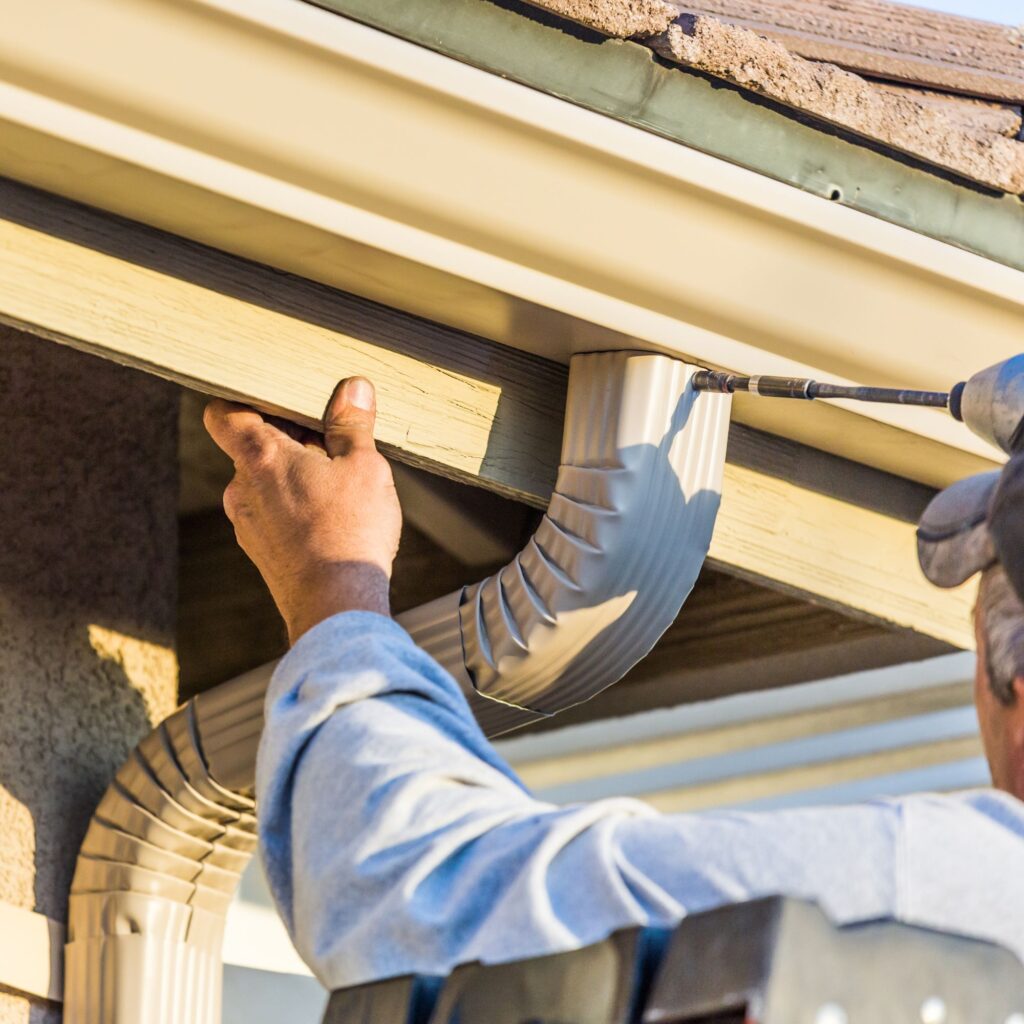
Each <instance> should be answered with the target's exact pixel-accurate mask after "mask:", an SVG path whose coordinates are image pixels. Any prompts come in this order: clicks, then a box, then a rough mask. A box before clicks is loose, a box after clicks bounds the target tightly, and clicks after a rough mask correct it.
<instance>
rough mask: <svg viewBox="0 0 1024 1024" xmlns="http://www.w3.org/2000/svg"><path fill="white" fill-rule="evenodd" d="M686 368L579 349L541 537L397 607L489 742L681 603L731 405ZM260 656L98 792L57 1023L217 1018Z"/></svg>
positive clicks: (612, 676) (702, 536) (647, 637)
mask: <svg viewBox="0 0 1024 1024" xmlns="http://www.w3.org/2000/svg"><path fill="white" fill-rule="evenodd" d="M692 370H693V368H692V367H689V366H687V365H685V364H683V363H681V362H679V361H678V360H674V359H671V358H669V357H668V356H660V355H651V354H646V353H629V352H607V353H594V354H588V355H580V356H576V357H574V358H573V361H572V365H571V369H570V374H569V393H568V403H567V409H566V422H565V429H564V435H563V440H562V456H561V465H560V468H559V473H558V480H557V483H556V485H555V491H554V493H553V495H552V497H551V502H550V504H549V506H548V511H547V514H546V515H545V516H544V519H543V521H542V523H541V525H540V527H539V529H538V530H537V533H536V534H535V535H534V536H533V537H532V538H531V539H530V541H529V543H528V544H527V545H526V547H525V548H524V549H523V551H522V552H520V554H518V555H517V556H516V557H515V558H514V559H513V560H512V562H510V563H509V565H507V566H506V567H505V568H504V569H502V570H501V571H500V572H498V573H496V574H495V575H494V576H491V577H488V578H487V579H485V580H483V581H482V582H480V583H476V584H473V585H472V586H468V587H464V588H462V589H461V590H459V591H456V592H455V593H453V594H449V595H448V596H446V597H443V598H439V599H438V600H436V601H432V602H430V603H429V604H426V605H423V606H421V607H420V608H416V609H413V610H412V611H410V612H407V613H405V614H403V615H401V616H399V622H400V623H401V624H402V625H403V626H404V627H405V628H406V629H407V630H408V631H409V633H410V634H411V635H412V637H413V639H414V640H415V641H416V642H417V643H418V644H419V645H420V646H421V647H423V648H424V649H425V650H427V651H428V652H429V653H430V654H432V655H433V656H434V657H435V658H436V659H437V660H438V661H439V662H440V663H441V664H442V665H443V666H444V667H445V668H446V669H448V671H449V672H451V673H452V675H453V676H454V677H455V678H456V679H457V680H458V681H459V683H460V685H461V686H462V689H463V692H464V693H465V694H466V696H467V699H468V701H469V703H470V706H471V707H472V709H473V712H474V714H475V715H476V716H477V718H478V720H479V721H480V723H481V726H482V727H483V729H484V731H485V732H486V733H487V734H488V735H490V736H495V735H498V734H500V733H503V732H507V731H509V730H510V729H515V728H518V727H520V726H522V725H526V724H528V723H530V722H532V721H536V720H538V719H540V718H545V717H548V716H550V715H553V714H556V713H557V712H559V711H562V710H564V709H566V708H568V707H571V706H573V705H575V704H578V703H581V702H582V701H585V700H589V699H590V698H591V697H593V696H595V695H596V694H597V693H599V692H600V691H601V690H603V689H605V688H606V687H608V686H610V685H611V684H612V683H614V682H616V681H617V680H618V679H620V678H621V677H622V676H623V675H624V674H625V673H626V672H627V671H628V670H629V669H630V668H631V667H632V666H633V665H634V664H636V662H638V661H639V660H640V659H641V658H643V657H644V655H646V654H647V653H648V651H650V649H651V648H652V647H653V646H654V644H655V643H656V642H657V640H658V638H659V637H660V636H661V634H662V633H663V632H664V631H665V630H666V629H667V628H668V626H669V625H671V623H672V622H673V621H674V620H675V618H676V616H677V614H678V613H679V609H680V608H681V606H682V604H683V601H684V600H685V599H686V597H687V596H688V594H689V593H690V590H691V589H692V587H693V584H694V582H695V581H696V579H697V575H698V573H699V572H700V567H701V565H702V564H703V562H704V558H705V556H706V554H707V551H708V547H709V545H710V543H711V533H712V529H713V527H714V522H715V516H716V514H717V511H718V504H719V499H720V495H721V481H722V467H723V464H724V461H725V446H726V438H727V432H728V420H729V407H730V406H729V401H730V400H729V397H728V396H726V395H717V394H701V395H698V394H697V393H696V392H694V391H693V389H692V388H690V387H688V384H689V379H690V375H691V373H692ZM273 667H274V666H273V665H265V666H262V667H261V668H258V669H255V670H254V671H252V672H249V673H247V674H246V675H244V676H240V677H238V678H237V679H234V680H232V681H230V682H228V683H225V684H223V685H222V686H219V687H216V688H215V689H213V690H210V691H208V692H207V693H204V694H201V695H199V696H198V697H195V698H194V699H193V700H191V701H190V702H189V703H188V704H186V705H184V706H183V707H182V708H180V709H179V710H178V711H176V712H175V713H174V714H173V715H171V716H170V717H169V718H168V719H167V720H166V721H164V722H163V723H162V724H161V725H160V726H158V727H157V728H156V729H154V731H153V732H152V733H151V734H150V735H149V736H147V737H146V738H145V739H144V740H143V741H142V742H141V743H140V744H139V745H138V747H137V748H136V749H135V751H134V752H133V753H132V755H131V757H130V758H129V759H128V761H127V762H126V763H125V764H124V765H123V766H122V767H121V769H120V770H119V771H118V773H117V775H116V777H115V779H114V781H113V782H112V783H111V785H110V788H109V789H108V790H107V792H106V794H105V796H104V797H103V799H102V801H101V802H100V805H99V807H98V808H97V810H96V813H95V815H94V816H93V819H92V822H91V824H90V826H89V830H88V832H87V834H86V837H85V840H84V842H83V844H82V849H81V851H80V853H79V857H78V863H77V867H76V870H75V875H74V880H73V882H72V886H71V898H70V906H69V920H68V944H67V947H66V957H65V1002H64V1019H65V1021H66V1022H67V1024H219V1022H220V1019H221V1005H220V1004H221V974H222V965H221V943H222V939H223V932H224V922H225V917H226V914H227V909H228V905H229V903H230V901H231V898H232V896H233V894H234V892H235V889H236V887H237V885H238V881H239V877H240V875H241V872H242V871H243V869H244V868H245V866H246V864H247V863H248V861H249V859H250V857H251V856H252V854H253V851H254V850H255V847H256V808H255V802H254V799H253V785H254V776H255V761H256V748H257V746H258V743H259V738H260V734H261V732H262V727H263V701H264V696H265V693H266V689H267V685H268V683H269V681H270V677H271V674H272V672H273Z"/></svg>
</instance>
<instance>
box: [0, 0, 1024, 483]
mask: <svg viewBox="0 0 1024 1024" xmlns="http://www.w3.org/2000/svg"><path fill="white" fill-rule="evenodd" d="M37 6H38V5H23V6H22V7H20V8H19V9H18V10H17V11H16V12H14V13H13V14H12V17H11V18H10V19H9V23H8V24H7V25H6V26H5V33H4V35H3V37H2V38H0V172H3V173H7V174H9V175H10V176H12V177H15V178H18V179H20V180H24V181H28V182H30V183H34V184H37V185H40V186H41V187H44V188H47V189H49V190H51V191H55V192H58V193H61V194H65V195H69V196H71V197H73V198H77V199H79V200H82V201H85V202H89V203H91V204H94V205H97V206H100V207H102V208H106V209H109V210H113V211H114V212H118V213H121V214H124V215H126V216H129V217H132V218H133V219H137V220H140V221H143V222H146V223H150V224H154V225H156V226H159V227H161V228H164V229H167V230H171V231H174V232H175V233H178V234H181V235H184V236H186V237H192V238H194V239H197V240H199V241H202V242H205V243H207V244H210V245H213V246H216V247H217V248H220V249H223V250H226V251H229V252H234V253H236V254H240V255H243V256H246V257H248V258H251V259H255V260H258V261H260V262H264V263H268V264H271V265H274V266H277V267H280V268H282V269H285V270H289V271H292V272H295V273H298V274H301V275H302V276H305V277H309V278H311V279H314V280H318V281H321V282H324V283H327V284H330V285H332V286H335V287H339V288H343V289H345V290H347V291H351V292H354V293H356V294H359V295H363V296H366V297H368V298H371V299H374V300H376V301H380V302H383V303H386V304H388V305H392V306H396V307H398V308H402V309H405V310H408V311H410V312H413V313H415V314H417V315H421V316H425V317H427V318H430V319H433V320H437V321H440V322H443V323H446V324H448V325H449V326H453V327H456V328H459V329H462V330H466V331H469V332H471V333H474V334H477V335H480V336H483V337H487V338H489V339H492V340H495V341H499V342H501V343H503V344H505V345H508V346H510V347H514V348H519V349H522V350H524V351H527V352H530V353H532V354H534V355H540V356H543V357H544V358H546V359H549V360H553V361H556V362H565V361H567V359H568V357H569V355H571V353H572V352H573V351H582V350H593V349H607V348H624V347H629V348H636V347H640V348H647V349H656V350H661V351H667V352H671V353H673V354H676V355H682V356H687V357H689V358H692V359H694V360H697V361H700V362H703V363H707V364H709V365H715V366H722V367H726V368H730V369H736V370H741V371H748V372H749V371H759V372H762V373H787V374H800V375H809V376H815V377H818V378H820V379H834V380H840V381H842V380H856V381H860V382H870V383H877V384H888V383H891V384H901V385H910V384H915V385H919V386H922V387H948V386H949V385H950V384H951V383H952V382H954V381H955V380H958V379H961V378H963V377H964V376H966V375H968V374H969V373H970V372H973V371H974V370H976V369H978V368H980V367H981V366H983V365H986V364H987V363H991V362H995V361H997V360H998V359H999V358H1002V357H1004V356H1005V355H1006V354H1007V353H1008V352H1012V351H1014V350H1015V348H1017V347H1019V337H1020V326H1021V312H1022V309H1024V276H1022V275H1021V274H1020V273H1019V272H1017V271H1014V270H1011V269H1010V268H1008V267H1005V266H1001V265H997V264H995V263H993V262H991V261H988V260H985V259H983V258H980V257H977V256H974V255H972V254H970V253H966V252H963V251H961V250H957V249H955V248H953V247H951V246H948V245H943V244H941V243H938V242H935V241H934V240H932V239H928V238H924V237H922V236H919V235H915V234H914V233H912V232H910V231H907V230H902V229H900V228H897V227H895V226H893V225H891V224H886V223H883V222H881V221H878V220H876V219H874V218H870V217H866V216H862V215H859V214H857V213H855V212H854V211H851V210H849V209H844V208H842V207H839V206H837V205H835V204H830V203H828V202H825V201H822V200H819V199H817V198H816V197H813V196H810V195H807V194H804V193H802V192H799V191H798V190H795V189H792V188H788V187H786V186H784V185H782V184H780V183H778V182H774V181H770V180H768V179H766V178H764V177H761V176H759V175H757V174H754V173H751V172H748V171H746V170H743V169H742V168H738V167H734V166H732V165H729V164H727V163H725V162H723V161H720V160H715V159H713V158H711V157H709V156H706V155H705V154H702V153H698V152H695V151H693V150H689V149H687V148H685V147H683V146H680V145H678V144H674V143H672V142H670V141H667V140H665V139H661V138H658V137H656V136H655V135H652V134H650V133H647V132H643V131H639V130H637V129H635V128H632V127H630V126H629V125H625V124H621V123H618V122H616V121H613V120H612V119H610V118H606V117H601V116H599V115H595V114H593V113H591V112H589V111H586V110H582V109H579V108H577V107H575V106H573V105H571V104H568V103H565V102H561V101H559V100H556V99H554V98H552V97H550V96H545V95H542V94H540V93H538V92H536V91H534V90H531V89H528V88H525V87H523V86H520V85H518V84H516V83H513V82H508V81H504V80H502V79H500V78H498V77H497V76H494V75H489V74H487V73H485V72H481V71H479V70H478V69H476V68H472V67H468V66H466V65H464V64H460V63H458V62H456V61H452V60H449V59H447V58H445V57H443V56H440V55H438V54H435V53H431V52H429V51H427V50H424V49H422V48H420V47H417V46H413V45H411V44H409V43H407V42H405V41H403V40H400V39H395V38H392V37H390V36H387V35H385V34H384V33H381V32H376V31H374V30H372V29H369V28H367V27H365V26H362V25H358V24H356V23H354V22H351V21H349V20H347V19H345V18H341V17H337V16H334V15H332V14H329V13H327V12H325V11H322V10H319V9H315V8H313V7H311V6H308V5H306V4H302V3H298V2H295V0H260V2H256V3H251V2H246V3H243V2H242V0H194V2H185V0H148V2H146V3H144V4H138V5H125V4H121V3H116V2H114V0H80V2H79V3H76V4H75V5H73V6H72V7H71V8H69V10H68V12H67V16H66V17H62V18H61V19H60V20H59V22H57V23H55V22H54V21H53V19H51V18H48V17H46V16H45V12H44V11H43V10H41V9H40V10H37V9H36V8H37ZM83 43H87V44H88V45H83ZM183 68H188V73H187V74H183V73H182V69H183ZM254 112H258V116H254ZM736 406H737V409H736V415H737V417H738V418H739V419H740V420H741V421H743V422H747V423H750V424H752V425H754V426H757V427H759V428H761V429H764V430H768V431H770V432H773V433H776V434H779V435H782V436H785V437H790V438H793V439H795V440H798V441H801V442H803V443H806V444H810V445H813V446H817V447H821V448H823V449H826V450H832V451H835V452H837V453H839V454H841V455H844V456H846V457H849V458H852V459H855V460H858V461H862V462H865V463H867V464H869V465H874V466H877V467H880V468H882V469H885V470H887V471H890V472H894V473H898V474H901V475H905V476H908V477H912V478H916V479H919V480H922V481H924V482H927V483H929V484H932V485H936V486H937V485H941V484H945V483H948V482H950V481H951V480H953V479H956V478H958V477H960V476H963V475H965V474H967V473H969V472H973V471H977V470H980V469H985V468H990V467H991V466H992V465H993V464H994V463H993V461H992V460H993V453H992V452H990V451H989V450H988V449H987V448H986V447H985V446H984V445H983V444H982V443H981V442H980V441H977V440H976V439H974V438H972V437H971V436H970V435H969V434H968V433H967V432H966V431H965V430H963V429H962V428H960V427H959V426H958V425H956V424H954V423H952V422H950V421H947V420H946V419H944V418H942V417H941V416H940V415H938V414H932V413H928V412H923V411H918V410H908V409H902V408H887V407H863V406H860V407H856V406H841V405H839V404H836V405H832V406H826V405H824V404H822V405H821V406H820V407H817V408H811V409H806V410H801V413H800V414H799V415H793V414H792V410H791V409H790V408H781V407H780V406H779V405H778V404H773V403H756V402H743V401H738V402H737V403H736Z"/></svg>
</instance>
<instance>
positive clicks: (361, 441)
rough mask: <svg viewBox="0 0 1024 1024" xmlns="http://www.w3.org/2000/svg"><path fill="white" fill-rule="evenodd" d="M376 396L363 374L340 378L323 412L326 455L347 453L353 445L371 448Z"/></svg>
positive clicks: (375, 415) (353, 447) (375, 416)
mask: <svg viewBox="0 0 1024 1024" xmlns="http://www.w3.org/2000/svg"><path fill="white" fill-rule="evenodd" d="M376 418H377V398H376V395H375V394H374V390H373V385H372V384H371V383H370V382H369V381H368V380H367V379H366V378H365V377H346V378H345V380H343V381H340V382H339V383H338V386H337V387H336V388H335V389H334V394H332V395H331V398H330V401H328V403H327V408H326V410H325V411H324V447H325V448H326V449H327V454H328V455H330V456H331V458H334V457H335V456H337V455H348V453H349V452H350V451H352V450H353V449H355V448H367V447H368V448H372V447H373V446H374V445H373V424H374V421H375V420H376Z"/></svg>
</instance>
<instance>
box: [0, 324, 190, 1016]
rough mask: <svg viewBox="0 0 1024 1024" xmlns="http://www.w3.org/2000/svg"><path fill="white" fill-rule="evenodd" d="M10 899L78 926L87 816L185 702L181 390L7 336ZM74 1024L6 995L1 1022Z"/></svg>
mask: <svg viewBox="0 0 1024 1024" xmlns="http://www.w3.org/2000/svg"><path fill="white" fill-rule="evenodd" d="M0 395H2V396H3V402H2V405H0V424H2V438H3V441H2V445H0V531H2V532H0V538H2V539H0V900H2V901H5V902H8V903H12V904H15V905H17V906H21V907H27V908H30V909H33V910H36V911H39V912H41V913H44V914H47V915H49V916H50V917H53V918H55V919H58V920H61V921H63V920H64V919H65V916H66V911H67V891H68V886H69V884H70V881H71V874H72V869H73V867H74V861H75V854H76V852H77V848H78V845H79V843H80V842H81V838H82V836H83V834H84V832H85V827H86V824H87V823H88V820H89V816H90V814H91V812H92V810H93V809H94V807H95V805H96V802H97V801H98V800H99V797H100V796H101V795H102V793H103V790H104V788H105V787H106V785H107V782H108V781H109V779H110V777H111V776H112V774H113V773H114V770H115V769H116V768H117V767H118V766H119V765H120V764H121V762H122V761H123V760H124V758H125V756H126V755H127V754H128V753H129V751H130V750H131V748H132V746H133V745H134V744H135V743H136V742H137V741H138V740H139V739H140V738H141V737H142V736H143V735H144V734H145V733H146V732H147V731H148V730H149V728H150V725H151V723H153V722H155V721H157V720H159V719H161V718H163V717H164V716H165V715H166V714H167V713H168V712H169V711H171V710H172V709H173V707H174V704H175V695H176V688H177V661H176V659H175V655H174V648H173V643H174V608H175V587H176V575H177V573H176V569H177V543H176V541H177V537H176V521H175V509H176V494H177V446H176V439H177V392H176V389H175V388H173V387H172V386H170V385H168V384H166V383H164V382H162V381H159V380H157V379H156V378H153V377H149V376H146V375H144V374H141V373H138V372H135V371H132V370H127V369H124V368H122V367H119V366H115V365H113V364H112V363H108V362H104V361H103V360H100V359H97V358H95V357H92V356H86V355H82V354H80V353H77V352H74V351H72V350H70V349H67V348H64V347H62V346H58V345H55V344H53V343H52V342H48V341H43V340H40V339H38V338H34V337H29V336H28V335H25V334H20V333H18V332H16V331H13V330H10V329H8V328H5V327H2V326H0ZM58 1020H60V1008H59V1006H56V1005H53V1004H48V1003H45V1002H41V1001H37V1000H27V999H25V998H23V997H21V996H19V995H17V994H15V993H11V992H7V991H4V990H0V1024H13V1022H17V1024H23V1022H26V1021H31V1022H32V1024H42V1022H50V1021H58Z"/></svg>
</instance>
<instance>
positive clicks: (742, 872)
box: [257, 612, 1024, 989]
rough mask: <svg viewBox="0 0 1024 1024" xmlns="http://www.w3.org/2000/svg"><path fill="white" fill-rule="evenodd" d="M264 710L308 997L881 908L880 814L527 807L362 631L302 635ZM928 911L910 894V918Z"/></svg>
mask: <svg viewBox="0 0 1024 1024" xmlns="http://www.w3.org/2000/svg"><path fill="white" fill-rule="evenodd" d="M266 712H267V714H266V728H265V732H264V736H263V740H262V743H261V746H260V752H259V758H258V762H257V797H258V802H259V820H260V838H261V848H262V854H263V858H264V863H265V866H266V870H267V876H268V879H269V882H270V886H271V889H272V891H273V894H274V897H275V900H276V902H277V904H278V908H279V910H280V912H281V914H282V916H283V918H284V920H285V923H286V925H287V927H288V930H289V933H290V934H291V936H292V939H293V941H294V942H295V945H296V948H297V949H298V951H299V953H300V954H301V955H302V957H303V958H304V959H305V960H306V962H307V963H308V964H309V965H310V966H311V968H312V969H313V971H314V973H315V974H316V975H317V977H318V978H319V979H320V980H321V982H323V984H324V985H325V986H327V987H328V988H332V989H333V988H341V987H345V986H348V985H354V984H359V983H362V982H366V981H372V980H378V979H382V978H387V977H393V976H397V975H402V974H408V973H414V972H415V973H422V974H445V973H447V972H448V971H449V970H451V968H452V967H454V966H455V965H457V964H459V963H466V962H470V961H474V960H479V961H482V962H485V963H493V962H501V961H507V960H515V959H520V958H524V957H529V956H538V955H541V954H545V953H553V952H561V951H565V950H568V949H574V948H577V947H579V946H582V945H586V944H588V943H591V942H596V941H598V940H600V939H602V938H604V937H605V936H607V935H608V934H610V933H611V932H613V931H615V930H616V929H619V928H623V927H627V926H631V925H645V926H655V927H665V926H668V925H671V924H673V923H675V922H677V921H678V920H679V919H680V918H681V917H682V916H683V915H684V914H686V913H691V912H694V911H699V910H704V909H708V908H710V907H714V906H718V905H720V904H722V903H726V902H737V901H742V900H746V899H752V898H755V897H758V896H765V895H773V894H776V893H786V894H789V895H793V896H802V897H806V898H809V899H815V900H817V901H818V902H819V903H820V904H821V905H822V907H823V908H824V909H825V911H826V912H827V913H828V914H829V915H830V916H832V917H833V918H834V919H835V920H837V921H840V922H846V921H853V920H863V919H870V918H874V917H880V916H896V915H899V914H900V912H901V906H900V904H901V898H900V894H901V892H902V891H903V888H904V887H903V885H902V883H901V874H902V872H903V871H905V870H906V864H905V863H904V861H905V854H906V843H905V841H904V837H903V808H902V806H901V805H900V804H898V803H886V802H879V803H874V804H866V805H859V806H851V807H845V808H833V809H829V810H822V809H814V810H796V811H786V812H779V813H775V814H761V815H755V814H742V813H726V812H721V813H715V814H702V815H679V816H662V815H658V814H656V813H655V812H654V811H652V810H651V809H650V808H648V807H647V806H646V805H644V804H642V803H640V802H638V801H634V800H626V799H617V800H603V801H599V802H596V803H591V804H581V805H576V806H570V807H556V806H553V805H551V804H548V803H544V802H542V801H539V800H537V799H535V798H534V797H532V796H531V795H530V793H529V792H527V790H526V789H525V788H524V787H523V785H522V784H521V783H520V782H519V780H518V779H517V778H516V776H515V775H514V773H513V772H512V771H511V769H510V768H509V767H508V766H507V765H506V764H504V763H503V761H502V760H501V759H500V757H499V756H498V755H497V753H496V752H495V751H494V749H493V748H492V747H491V746H490V744H489V743H488V742H487V740H486V738H485V737H484V736H483V734H482V733H481V732H480V730H479V728H478V727H477V725H476V722H475V720H474V719H473V717H472V714H471V713H470V711H469V708H468V705H467V704H466V701H465V699H464V698H463V696H462V694H461V693H460V691H459V689H458V686H457V684H456V683H455V682H454V680H453V679H452V678H451V677H450V676H449V675H448V674H447V673H446V672H444V671H443V670H442V669H441V668H440V666H438V665H437V663H436V662H434V661H433V660H432V659H431V658H429V657H428V656H427V655H426V654H424V653H423V652H422V651H420V650H419V648H417V647H416V646H415V645H414V644H413V643H412V641H411V639H410V638H409V636H408V634H406V633H405V631H404V630H402V629H401V627H400V626H398V625H397V624H396V623H394V622H392V621H391V620H389V619H386V618H384V617H382V616H378V615H373V614H371V613H363V612H349V613H345V614H342V615H338V616H335V617H333V618H332V619H329V620H327V621H325V622H323V623H320V624H319V625H318V626H316V627H315V628H314V629H312V630H310V631H309V632H308V633H307V634H305V635H304V636H303V637H302V638H301V639H300V640H299V641H298V643H297V644H296V645H295V647H294V648H293V650H292V651H291V652H290V653H289V654H288V655H287V656H286V657H285V658H284V660H283V661H282V662H281V664H280V666H279V667H278V670H277V672H276V673H275V675H274V678H273V681H272V683H271V687H270V691H269V693H268V697H267V708H266ZM957 821H958V822H959V824H960V825H961V826H964V825H965V818H964V815H963V814H958V815H957ZM1017 824H1018V825H1019V821H1018V822H1017ZM1017 838H1018V844H1017V848H1018V849H1019V848H1020V844H1019V836H1018V837H1017ZM1020 874H1021V875H1022V876H1024V872H1020ZM1004 897H1005V891H1004ZM928 902H929V901H928V899H922V898H921V897H920V894H919V895H918V898H917V900H916V903H915V912H920V913H922V914H923V916H924V917H927V907H928ZM941 902H942V904H943V906H944V905H945V902H946V901H945V900H942V901H941ZM921 907H923V908H924V910H923V911H921ZM1021 909H1022V910H1024V896H1022V908H1021ZM925 923H927V922H925ZM982 931H984V929H982Z"/></svg>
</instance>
